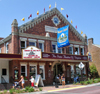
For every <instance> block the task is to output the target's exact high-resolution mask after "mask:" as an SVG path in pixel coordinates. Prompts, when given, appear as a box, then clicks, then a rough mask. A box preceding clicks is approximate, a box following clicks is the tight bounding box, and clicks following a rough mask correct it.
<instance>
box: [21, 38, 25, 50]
mask: <svg viewBox="0 0 100 94" xmlns="http://www.w3.org/2000/svg"><path fill="white" fill-rule="evenodd" d="M20 40H21V50H22V49H25V48H26V40H27V38H20Z"/></svg>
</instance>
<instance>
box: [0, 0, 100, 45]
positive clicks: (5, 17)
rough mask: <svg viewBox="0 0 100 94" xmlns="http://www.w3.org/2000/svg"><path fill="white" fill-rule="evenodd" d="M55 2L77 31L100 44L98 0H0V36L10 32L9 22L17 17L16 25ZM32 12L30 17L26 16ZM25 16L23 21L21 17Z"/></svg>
mask: <svg viewBox="0 0 100 94" xmlns="http://www.w3.org/2000/svg"><path fill="white" fill-rule="evenodd" d="M55 2H56V4H57V9H58V10H59V11H60V12H61V8H64V10H63V11H62V15H63V16H65V17H66V14H68V16H69V17H68V18H66V19H67V20H68V21H69V22H71V20H72V21H73V24H72V25H73V26H74V27H75V26H76V25H77V31H78V32H79V33H81V31H83V34H86V35H87V38H88V39H89V38H93V39H94V44H98V45H100V0H0V37H3V38H5V37H7V36H8V35H9V34H11V24H12V21H13V20H14V19H17V22H18V26H20V25H22V24H24V23H26V22H28V21H30V20H31V19H33V18H36V17H37V11H39V14H40V15H41V14H43V13H44V8H45V11H49V5H50V4H51V9H52V8H54V7H55ZM30 14H32V18H31V19H28V16H29V15H30ZM23 17H25V22H23V21H21V19H22V18H23Z"/></svg>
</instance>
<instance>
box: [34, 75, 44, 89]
mask: <svg viewBox="0 0 100 94" xmlns="http://www.w3.org/2000/svg"><path fill="white" fill-rule="evenodd" d="M38 85H39V86H44V84H43V81H42V78H41V75H37V76H36V78H35V86H36V87H38Z"/></svg>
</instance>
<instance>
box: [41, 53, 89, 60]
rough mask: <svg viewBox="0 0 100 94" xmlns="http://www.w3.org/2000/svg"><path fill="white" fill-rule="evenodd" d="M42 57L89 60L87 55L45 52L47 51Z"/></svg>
mask: <svg viewBox="0 0 100 94" xmlns="http://www.w3.org/2000/svg"><path fill="white" fill-rule="evenodd" d="M42 58H46V59H66V60H88V57H87V56H80V55H67V54H55V53H45V52H43V53H42Z"/></svg>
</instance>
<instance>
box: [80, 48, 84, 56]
mask: <svg viewBox="0 0 100 94" xmlns="http://www.w3.org/2000/svg"><path fill="white" fill-rule="evenodd" d="M80 47H81V48H80V50H81V55H84V47H83V46H80Z"/></svg>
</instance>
